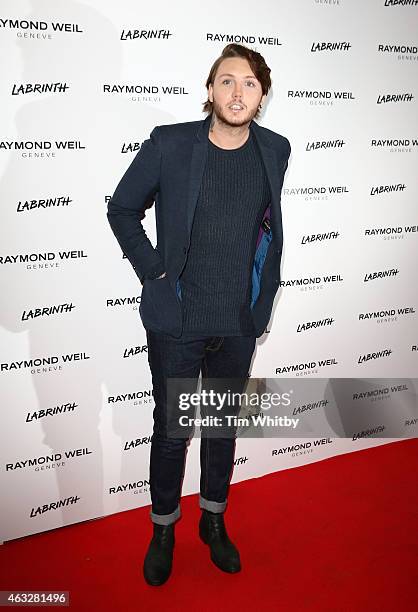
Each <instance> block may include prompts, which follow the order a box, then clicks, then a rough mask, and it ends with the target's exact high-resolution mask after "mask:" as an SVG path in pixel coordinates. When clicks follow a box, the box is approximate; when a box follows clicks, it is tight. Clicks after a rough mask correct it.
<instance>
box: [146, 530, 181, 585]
mask: <svg viewBox="0 0 418 612" xmlns="http://www.w3.org/2000/svg"><path fill="white" fill-rule="evenodd" d="M173 550H174V523H171V525H157V524H156V523H154V535H153V536H152V540H151V542H150V545H149V547H148V550H147V554H146V555H145V559H144V568H143V570H144V578H145V580H146V582H148V584H150V585H152V586H159V585H160V584H164V582H165V581H166V580H167V579H168V578H169V576H170V574H171V567H172V563H173Z"/></svg>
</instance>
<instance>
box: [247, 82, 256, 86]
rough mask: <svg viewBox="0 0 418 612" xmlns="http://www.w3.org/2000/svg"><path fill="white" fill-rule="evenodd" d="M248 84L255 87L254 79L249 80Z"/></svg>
mask: <svg viewBox="0 0 418 612" xmlns="http://www.w3.org/2000/svg"><path fill="white" fill-rule="evenodd" d="M247 85H251V87H255V83H254V81H247Z"/></svg>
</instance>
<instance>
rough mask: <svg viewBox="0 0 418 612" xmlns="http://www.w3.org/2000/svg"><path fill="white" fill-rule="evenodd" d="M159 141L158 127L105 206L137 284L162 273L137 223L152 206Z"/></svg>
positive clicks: (156, 255)
mask: <svg viewBox="0 0 418 612" xmlns="http://www.w3.org/2000/svg"><path fill="white" fill-rule="evenodd" d="M160 167H161V138H160V131H159V128H158V126H157V127H155V128H154V129H153V130H152V132H151V134H150V137H149V138H148V139H147V140H145V141H144V142H143V143H142V146H141V148H140V150H139V151H138V153H137V154H136V156H135V158H134V159H133V161H132V163H131V165H130V166H129V168H128V169H127V170H126V172H125V174H124V175H123V177H122V179H121V180H120V182H119V184H118V185H117V187H116V190H115V192H114V194H113V196H112V197H111V199H110V201H109V203H108V207H107V219H108V221H109V224H110V227H111V228H112V231H113V233H114V235H115V236H116V239H117V241H118V242H119V245H120V247H121V249H122V251H123V252H124V254H125V255H126V257H127V258H128V260H129V261H130V263H131V265H132V267H133V269H134V270H135V272H136V274H137V276H138V278H139V280H140V281H141V283H142V282H143V280H144V278H155V277H157V276H160V275H161V274H162V273H163V272H164V271H165V267H164V262H163V261H162V259H161V257H160V254H159V253H158V251H157V250H156V249H155V248H154V247H153V246H152V243H151V241H150V240H149V238H148V236H147V235H146V232H145V230H144V228H143V226H142V223H141V221H142V220H143V219H144V217H145V210H146V209H147V208H151V207H152V205H153V204H154V197H155V194H156V193H157V192H158V189H159V183H160Z"/></svg>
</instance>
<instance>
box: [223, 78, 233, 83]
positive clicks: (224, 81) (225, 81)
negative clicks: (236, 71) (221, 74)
mask: <svg viewBox="0 0 418 612" xmlns="http://www.w3.org/2000/svg"><path fill="white" fill-rule="evenodd" d="M230 82H231V79H224V80H223V81H222V83H230Z"/></svg>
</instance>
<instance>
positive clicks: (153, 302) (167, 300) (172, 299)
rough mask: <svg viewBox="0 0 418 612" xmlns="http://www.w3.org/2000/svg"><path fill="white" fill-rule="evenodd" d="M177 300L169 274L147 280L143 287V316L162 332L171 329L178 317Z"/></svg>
mask: <svg viewBox="0 0 418 612" xmlns="http://www.w3.org/2000/svg"><path fill="white" fill-rule="evenodd" d="M177 307H178V305H177V298H176V295H175V293H174V291H173V289H172V287H171V285H170V281H169V279H168V276H167V274H166V275H165V276H163V278H153V279H149V278H147V279H145V280H144V284H143V286H142V295H141V314H142V315H143V317H145V319H146V321H145V322H149V323H151V324H153V325H154V326H156V327H159V328H160V329H161V330H165V329H167V328H169V327H170V326H171V325H172V323H173V321H174V319H175V316H176V309H177Z"/></svg>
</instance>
